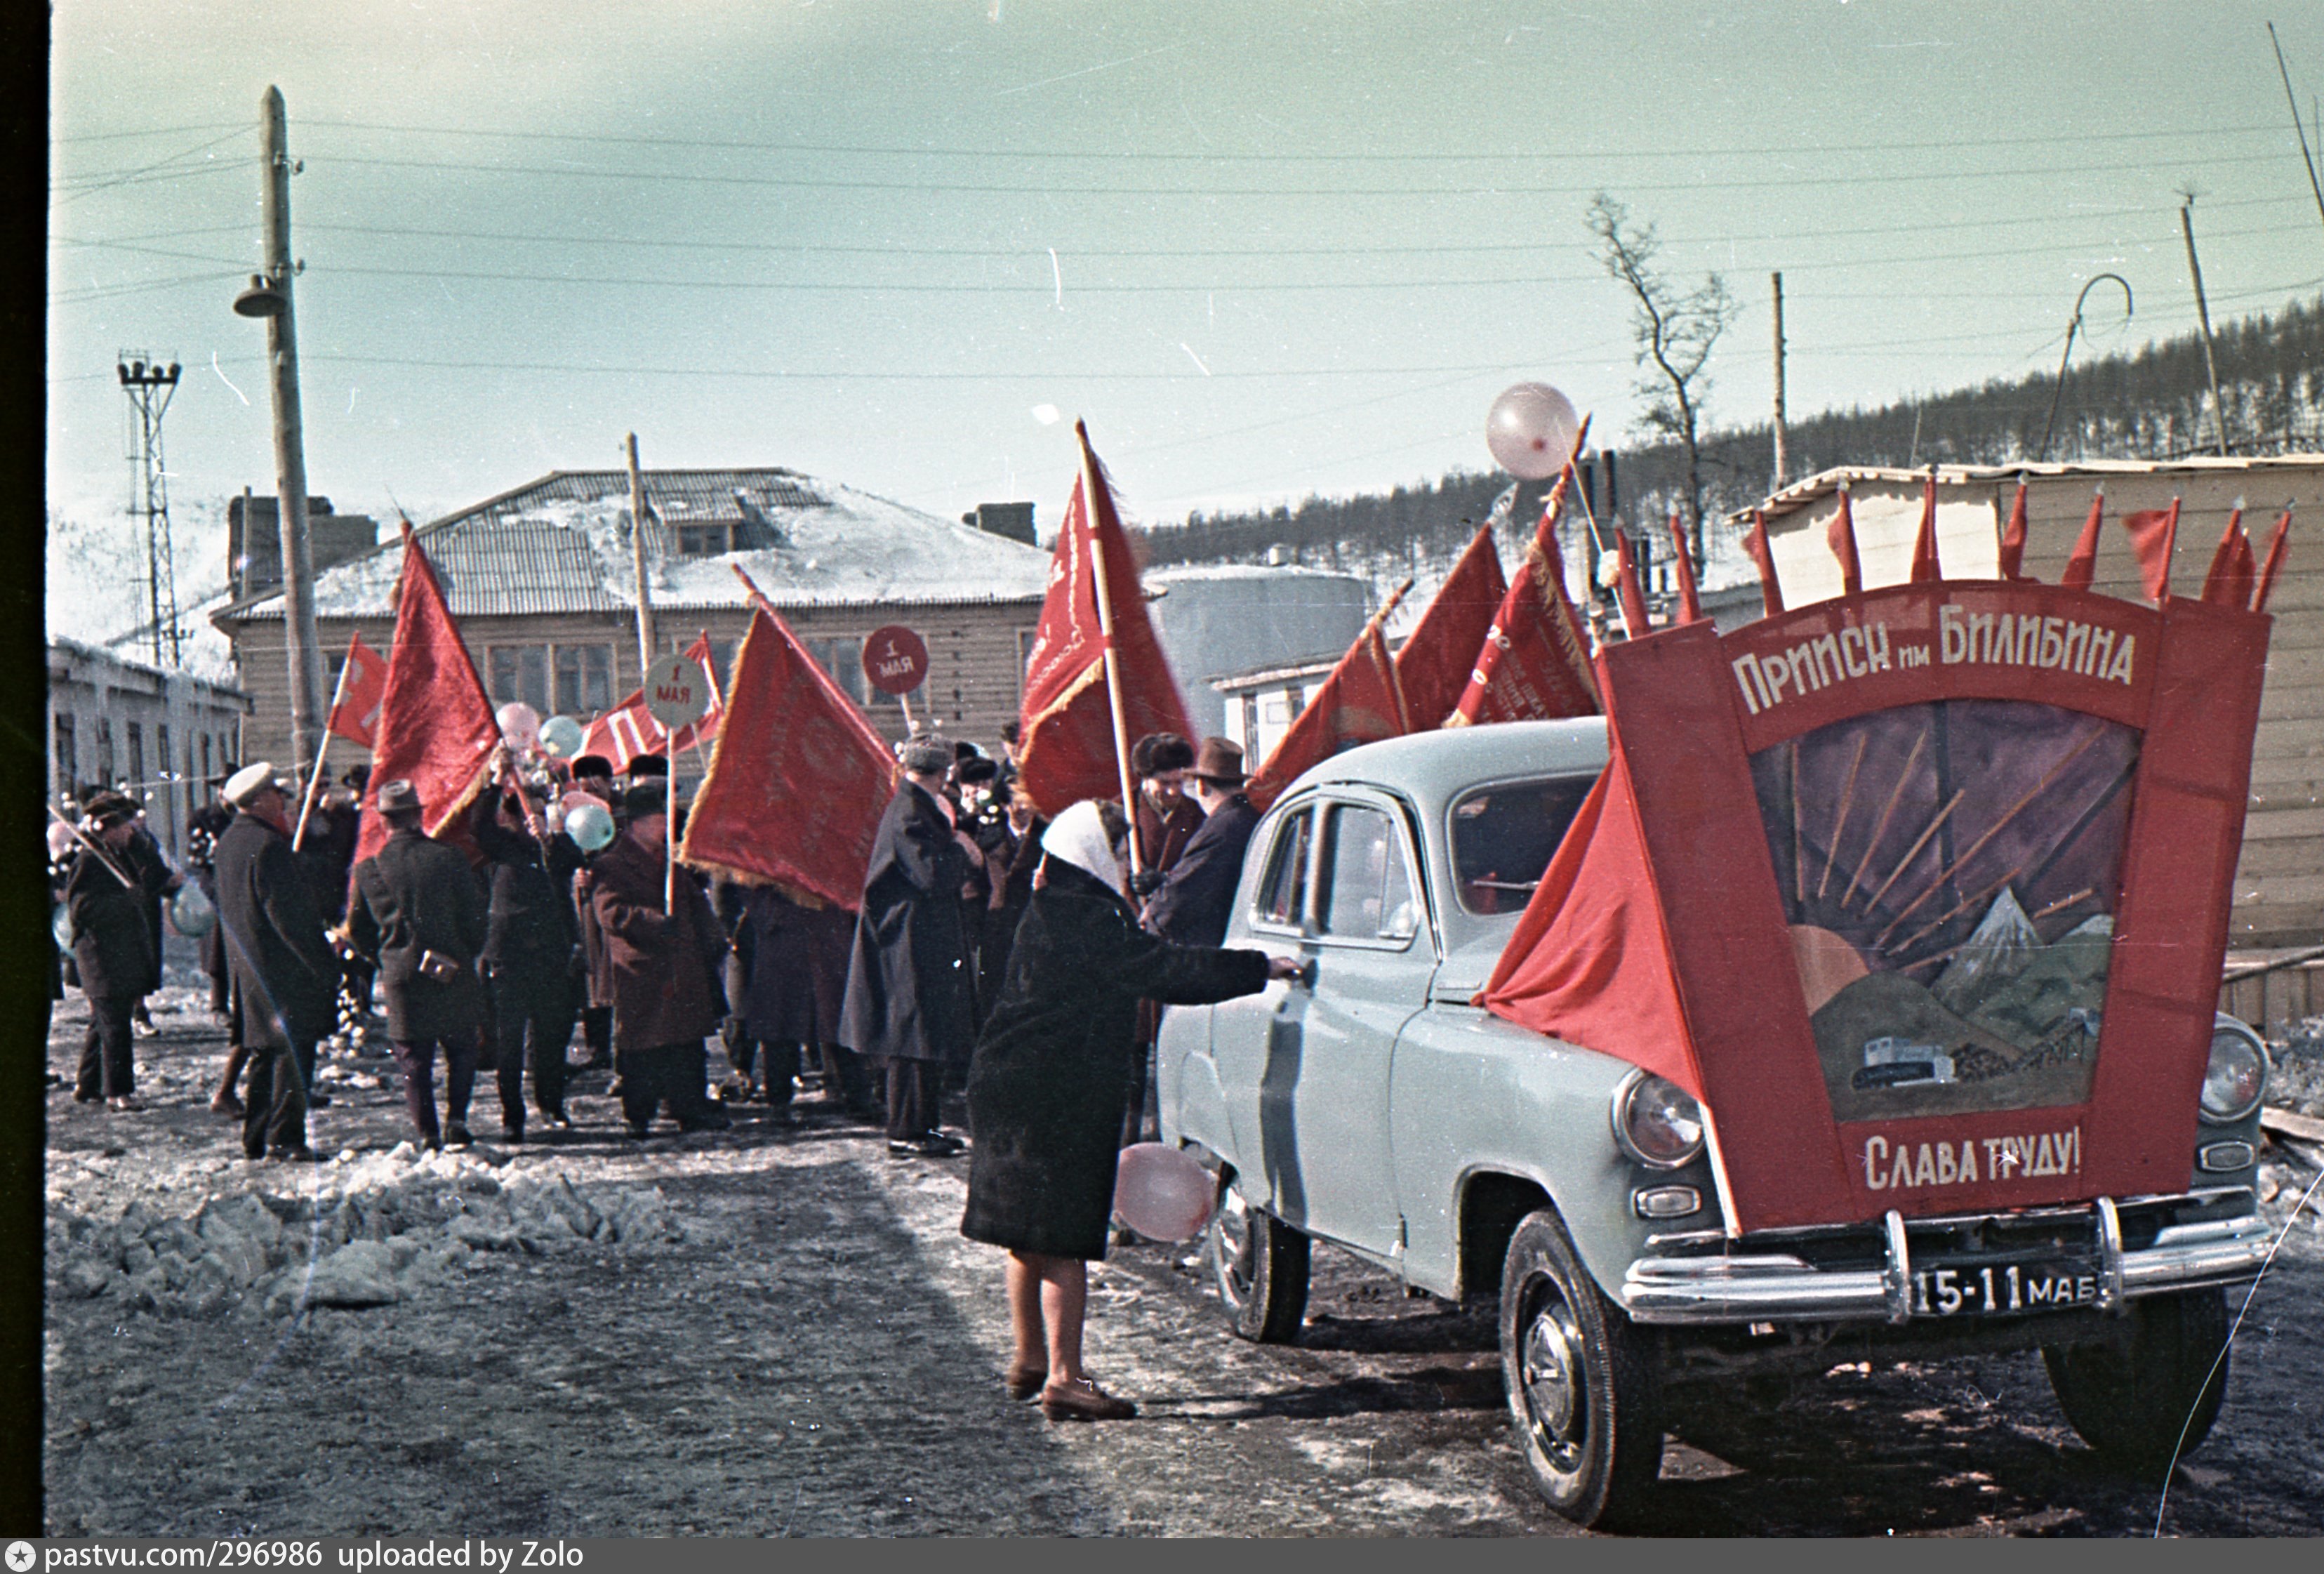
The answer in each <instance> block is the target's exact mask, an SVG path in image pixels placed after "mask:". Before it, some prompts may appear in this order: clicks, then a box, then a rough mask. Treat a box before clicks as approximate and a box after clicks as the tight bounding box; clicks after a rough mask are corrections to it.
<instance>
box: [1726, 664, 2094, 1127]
mask: <svg viewBox="0 0 2324 1574" xmlns="http://www.w3.org/2000/svg"><path fill="white" fill-rule="evenodd" d="M2137 756H2138V740H2137V735H2136V733H2135V732H2134V731H2133V730H2132V729H2130V728H2128V727H2121V726H2118V725H2116V724H2115V723H2112V722H2107V721H2102V720H2099V719H2098V718H2094V717H2089V716H2085V715H2081V714H2080V713H2078V712H2073V711H2068V710H2063V709H2060V708H2055V707H2052V706H2045V705H2035V704H2028V703H2024V702H2022V701H2005V700H1958V699H1957V700H1948V701H1941V702H1937V703H1932V704H1928V705H1918V706H1908V707H1903V708H1897V709H1894V710H1886V711H1879V712H1876V713H1874V714H1872V715H1869V716H1863V717H1857V718H1851V719H1849V720H1847V721H1842V722H1837V723H1834V724H1833V725H1831V726H1830V727H1823V728H1821V729H1819V730H1817V731H1815V732H1813V733H1810V734H1808V735H1806V736H1803V737H1800V738H1796V739H1794V740H1791V741H1789V742H1787V743H1784V744H1779V745H1775V746H1774V747H1772V748H1768V749H1765V750H1762V751H1761V752H1760V753H1759V754H1757V755H1755V756H1753V759H1752V774H1753V779H1754V785H1755V787H1756V789H1757V795H1758V801H1759V808H1760V817H1761V821H1762V824H1763V826H1764V828H1765V829H1766V836H1767V845H1768V849H1769V851H1770V852H1771V853H1772V854H1773V855H1774V858H1775V872H1776V883H1777V884H1778V886H1779V887H1780V888H1781V891H1782V894H1783V898H1784V908H1785V917H1786V920H1787V921H1789V923H1790V924H1791V933H1792V941H1793V953H1794V958H1795V959H1796V960H1797V963H1798V966H1799V971H1800V981H1801V985H1802V987H1803V989H1804V991H1805V993H1806V996H1807V1005H1808V1010H1809V1012H1810V1014H1811V1020H1812V1024H1813V1027H1814V1030H1815V1036H1816V1050H1817V1053H1818V1056H1819V1058H1820V1060H1821V1064H1822V1069H1823V1075H1824V1085H1825V1088H1826V1089H1827V1091H1828V1092H1829V1093H1830V1095H1831V1102H1832V1114H1833V1116H1834V1118H1836V1119H1838V1120H1840V1121H1858V1120H1880V1119H1895V1118H1900V1117H1913V1116H1934V1115H1952V1114H1960V1113H1964V1112H1969V1111H1976V1110H1998V1109H2024V1108H2036V1107H2044V1106H2056V1105H2066V1104H2076V1103H2080V1102H2081V1101H2082V1100H2084V1099H2085V1098H2087V1097H2089V1089H2090V1082H2091V1077H2092V1075H2093V1073H2094V1071H2095V1069H2096V1067H2097V1053H2098V1027H2099V1024H2100V1022H2101V1018H2102V1013H2103V1010H2104V1006H2105V1002H2106V981H2107V958H2108V956H2109V954H2110V953H2111V950H2112V947H2113V940H2114V916H2113V914H2114V909H2115V905H2116V897H2117V895H2118V893H2119V889H2120V884H2121V862H2122V848H2123V843H2124V838H2125V834H2126V830H2127V829H2128V825H2129V818H2130V798H2131V792H2130V786H2131V776H2132V773H2133V772H2134V771H2135V768H2136V765H2137Z"/></svg>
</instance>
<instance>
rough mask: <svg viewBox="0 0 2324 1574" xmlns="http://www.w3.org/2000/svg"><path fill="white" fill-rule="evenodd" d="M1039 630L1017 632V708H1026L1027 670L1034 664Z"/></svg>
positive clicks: (1026, 629) (1025, 629) (1023, 629)
mask: <svg viewBox="0 0 2324 1574" xmlns="http://www.w3.org/2000/svg"><path fill="white" fill-rule="evenodd" d="M1040 632H1041V631H1040V630H1039V629H1037V628H1020V629H1019V630H1018V631H1017V708H1018V709H1019V710H1022V709H1024V708H1025V669H1027V668H1028V667H1030V666H1031V665H1032V664H1033V641H1034V639H1035V637H1036V636H1037V635H1038V634H1040Z"/></svg>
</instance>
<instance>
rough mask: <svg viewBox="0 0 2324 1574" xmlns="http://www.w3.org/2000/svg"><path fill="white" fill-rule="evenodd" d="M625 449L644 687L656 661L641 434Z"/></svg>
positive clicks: (632, 437) (632, 435) (640, 680)
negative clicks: (640, 461)
mask: <svg viewBox="0 0 2324 1574" xmlns="http://www.w3.org/2000/svg"><path fill="white" fill-rule="evenodd" d="M622 448H623V450H624V451H625V452H626V453H627V454H628V455H629V459H630V564H631V567H632V569H634V570H635V572H636V574H637V588H638V687H639V688H641V689H642V688H644V687H645V683H646V672H647V671H648V670H649V669H650V668H651V667H652V666H653V661H654V635H653V601H652V598H651V597H650V596H649V595H648V594H647V592H646V483H645V477H644V476H643V475H641V473H640V472H639V470H638V434H637V433H636V432H632V433H630V436H629V440H628V441H627V442H626V443H624V444H623V445H622Z"/></svg>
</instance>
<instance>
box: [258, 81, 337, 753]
mask: <svg viewBox="0 0 2324 1574" xmlns="http://www.w3.org/2000/svg"><path fill="white" fill-rule="evenodd" d="M289 140H290V139H289V136H288V134H287V132H286V131H285V129H284V115H283V109H282V91H281V88H267V89H266V96H265V97H263V98H261V99H260V100H259V101H258V146H259V162H260V163H261V164H262V165H263V168H264V171H265V175H266V185H265V190H264V195H263V211H264V217H265V224H266V279H267V282H268V283H269V284H270V285H271V286H272V289H273V292H275V293H276V294H277V295H279V296H280V297H281V306H280V308H279V309H277V310H273V311H272V312H270V313H269V314H268V315H267V319H266V362H267V367H268V373H269V378H270V381H271V382H272V386H273V392H274V495H275V514H276V518H277V520H278V522H279V523H280V524H281V534H282V626H283V631H284V640H285V643H286V645H287V646H288V654H289V661H290V667H291V754H292V755H293V756H294V757H295V759H296V761H297V763H298V769H299V773H300V777H301V778H302V779H303V777H304V775H305V773H306V772H307V771H308V770H309V768H310V767H311V766H312V764H314V761H315V759H316V757H317V755H318V753H319V752H320V750H321V749H322V746H323V742H324V739H323V722H324V717H323V714H322V704H323V653H322V650H321V648H320V646H319V645H318V643H316V639H315V564H314V558H313V554H312V553H311V552H310V551H309V546H308V540H307V450H306V442H305V438H304V436H303V433H302V431H301V426H300V415H299V331H298V327H297V324H296V321H295V319H293V317H292V315H291V275H292V274H293V273H296V272H297V269H296V267H295V266H294V264H292V262H291V171H293V169H294V168H295V167H296V166H294V165H293V164H292V163H291V153H290V149H289V146H288V144H289Z"/></svg>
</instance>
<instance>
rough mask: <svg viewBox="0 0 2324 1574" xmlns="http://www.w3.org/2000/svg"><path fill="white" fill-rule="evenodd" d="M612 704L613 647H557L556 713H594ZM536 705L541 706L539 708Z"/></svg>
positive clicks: (590, 714) (589, 714)
mask: <svg viewBox="0 0 2324 1574" xmlns="http://www.w3.org/2000/svg"><path fill="white" fill-rule="evenodd" d="M495 690H496V691H497V684H495ZM612 704H613V646H611V645H558V647H557V712H558V715H560V716H576V717H577V716H593V715H595V714H596V713H597V712H598V711H601V710H604V709H606V708H609V707H611V706H612ZM536 708H538V707H536Z"/></svg>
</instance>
